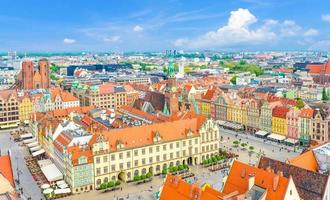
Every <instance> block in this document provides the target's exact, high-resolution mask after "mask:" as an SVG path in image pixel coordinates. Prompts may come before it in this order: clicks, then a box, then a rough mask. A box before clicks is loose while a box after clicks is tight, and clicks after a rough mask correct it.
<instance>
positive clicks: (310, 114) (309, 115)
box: [299, 108, 314, 118]
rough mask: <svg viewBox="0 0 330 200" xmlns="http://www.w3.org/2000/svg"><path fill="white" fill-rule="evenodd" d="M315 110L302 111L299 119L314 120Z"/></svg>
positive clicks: (305, 109) (306, 109)
mask: <svg viewBox="0 0 330 200" xmlns="http://www.w3.org/2000/svg"><path fill="white" fill-rule="evenodd" d="M313 112H314V110H313V109H311V108H303V109H301V112H300V115H299V117H305V118H312V117H313Z"/></svg>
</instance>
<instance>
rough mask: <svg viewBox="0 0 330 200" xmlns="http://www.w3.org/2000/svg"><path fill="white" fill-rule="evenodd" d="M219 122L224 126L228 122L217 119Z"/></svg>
mask: <svg viewBox="0 0 330 200" xmlns="http://www.w3.org/2000/svg"><path fill="white" fill-rule="evenodd" d="M217 122H218V124H219V125H220V126H223V125H224V124H225V123H226V121H223V120H217Z"/></svg>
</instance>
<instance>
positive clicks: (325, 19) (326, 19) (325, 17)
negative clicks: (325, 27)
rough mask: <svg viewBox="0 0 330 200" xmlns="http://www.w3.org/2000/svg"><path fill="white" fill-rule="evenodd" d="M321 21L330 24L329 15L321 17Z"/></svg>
mask: <svg viewBox="0 0 330 200" xmlns="http://www.w3.org/2000/svg"><path fill="white" fill-rule="evenodd" d="M321 18H322V20H323V21H326V22H330V13H329V14H324V15H322V16H321Z"/></svg>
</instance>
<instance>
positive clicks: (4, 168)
mask: <svg viewBox="0 0 330 200" xmlns="http://www.w3.org/2000/svg"><path fill="white" fill-rule="evenodd" d="M0 173H1V174H2V175H3V176H4V177H5V178H6V179H7V180H8V181H9V183H10V184H11V185H12V186H13V187H15V182H14V175H13V169H12V165H11V159H10V156H9V155H4V156H0Z"/></svg>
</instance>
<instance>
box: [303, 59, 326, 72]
mask: <svg viewBox="0 0 330 200" xmlns="http://www.w3.org/2000/svg"><path fill="white" fill-rule="evenodd" d="M306 68H307V69H309V73H310V74H320V73H321V72H324V73H325V74H330V60H328V61H327V62H326V63H325V64H310V65H307V66H306Z"/></svg>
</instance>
